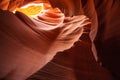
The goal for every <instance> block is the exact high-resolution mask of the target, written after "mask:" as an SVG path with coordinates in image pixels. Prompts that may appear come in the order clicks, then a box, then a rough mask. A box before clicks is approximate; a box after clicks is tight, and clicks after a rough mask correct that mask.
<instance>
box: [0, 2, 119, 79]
mask: <svg viewBox="0 0 120 80" xmlns="http://www.w3.org/2000/svg"><path fill="white" fill-rule="evenodd" d="M16 1H18V2H16ZM32 1H34V0H25V1H24V2H23V3H22V1H21V3H22V5H25V4H27V3H29V2H32ZM36 1H37V2H39V1H41V0H36ZM42 1H47V0H42ZM49 2H50V3H51V5H52V6H53V7H58V8H59V9H60V10H61V11H62V12H63V13H64V14H65V16H67V17H66V18H64V19H63V18H62V17H60V18H58V17H57V20H56V19H54V18H55V16H52V19H51V16H49V17H50V18H49V19H51V20H49V19H48V18H46V17H43V16H44V15H42V16H40V17H39V19H41V20H40V22H38V21H36V20H34V19H29V18H28V17H27V16H25V15H24V14H22V13H19V12H18V13H16V14H15V15H14V14H13V13H10V12H8V11H3V10H9V11H13V10H14V9H15V8H16V7H19V6H21V3H19V0H14V1H13V2H12V1H11V2H8V1H7V0H1V3H0V9H2V10H1V11H0V37H1V39H0V44H1V45H0V78H1V79H2V78H3V77H4V79H7V80H24V79H25V78H28V77H29V76H30V75H32V74H33V73H35V72H36V71H38V70H39V69H40V70H39V71H38V72H37V73H36V74H34V75H32V76H31V77H30V78H28V80H36V79H38V80H112V77H114V79H113V80H119V79H120V69H119V67H120V65H119V59H120V58H119V56H120V54H119V53H120V31H119V30H120V27H119V25H120V22H119V21H120V17H119V16H120V11H119V8H120V1H119V0H102V1H101V0H77V1H75V0H49ZM16 4H19V5H16ZM50 13H51V12H50ZM47 14H49V11H48V12H47V13H45V16H46V15H47ZM53 14H54V13H53ZM81 15H86V16H87V17H88V18H89V19H90V20H91V25H87V26H84V27H83V26H82V27H83V28H84V31H83V34H82V36H81V37H80V35H81V30H82V29H83V28H81V27H80V28H79V29H80V30H76V29H77V28H78V27H79V26H76V25H82V24H83V25H84V21H85V24H86V19H87V18H86V17H81ZM69 16H76V17H69ZM6 19H7V20H6ZM66 19H67V20H66ZM44 21H47V22H44ZM51 21H52V22H51ZM58 22H59V24H61V25H62V28H61V26H60V25H59V24H58ZM81 22H82V24H81ZM87 22H88V21H87ZM48 23H52V24H49V25H48ZM66 23H67V24H66ZM77 23H78V24H77ZM46 24H47V25H48V26H46ZM39 25H40V26H39ZM41 25H45V27H46V28H45V27H42V26H41ZM50 25H52V26H50ZM53 25H54V26H53ZM19 26H21V27H19ZM26 26H27V27H26ZM38 26H39V27H38ZM66 26H67V27H66ZM75 26H76V27H75ZM48 27H49V30H46V29H48ZM68 28H70V29H68ZM73 31H75V32H76V33H73ZM77 33H80V34H77ZM51 35H52V36H51ZM60 36H62V37H60ZM79 37H80V40H81V41H78V42H76V43H75V44H74V46H73V47H72V48H70V46H71V45H72V44H73V43H74V42H75V41H76V40H77V39H78V38H79ZM74 38H75V39H76V40H74ZM57 40H58V41H57ZM59 40H60V41H59ZM71 40H72V41H73V43H71ZM48 41H49V42H48ZM69 41H70V42H69ZM44 42H45V43H44ZM46 42H48V43H46ZM53 42H55V43H54V44H52V43H53ZM31 43H32V44H31ZM66 43H68V44H69V43H71V44H70V45H69V46H68V45H67V46H66ZM13 44H14V45H13ZM48 44H49V45H48ZM50 44H52V47H51V45H50ZM58 44H59V45H58ZM43 45H46V46H43ZM68 48H70V49H68ZM65 49H68V50H65ZM61 50H65V51H61ZM53 51H54V52H53ZM58 51H61V52H59V53H57V55H56V52H58ZM33 53H34V54H33ZM43 53H45V54H43ZM54 55H56V56H55V57H54V59H53V60H52V61H50V62H49V63H48V64H47V65H46V66H45V67H44V68H42V69H41V67H43V65H45V64H46V63H47V62H48V61H49V60H51V59H52V57H53V56H54ZM50 57H51V58H50ZM94 57H95V58H94ZM95 59H96V60H97V61H100V62H102V66H101V65H100V64H98V63H97V62H96V61H95ZM111 74H112V75H111Z"/></svg>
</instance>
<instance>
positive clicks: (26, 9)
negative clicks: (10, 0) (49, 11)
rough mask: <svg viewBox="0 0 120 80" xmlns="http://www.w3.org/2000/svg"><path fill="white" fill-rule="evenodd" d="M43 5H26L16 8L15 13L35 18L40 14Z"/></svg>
mask: <svg viewBox="0 0 120 80" xmlns="http://www.w3.org/2000/svg"><path fill="white" fill-rule="evenodd" d="M42 9H43V4H33V3H32V4H28V5H25V6H23V7H20V8H17V9H16V11H19V12H22V13H24V14H26V15H27V16H29V17H31V18H35V17H36V16H37V15H39V14H40V13H41V11H42Z"/></svg>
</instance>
